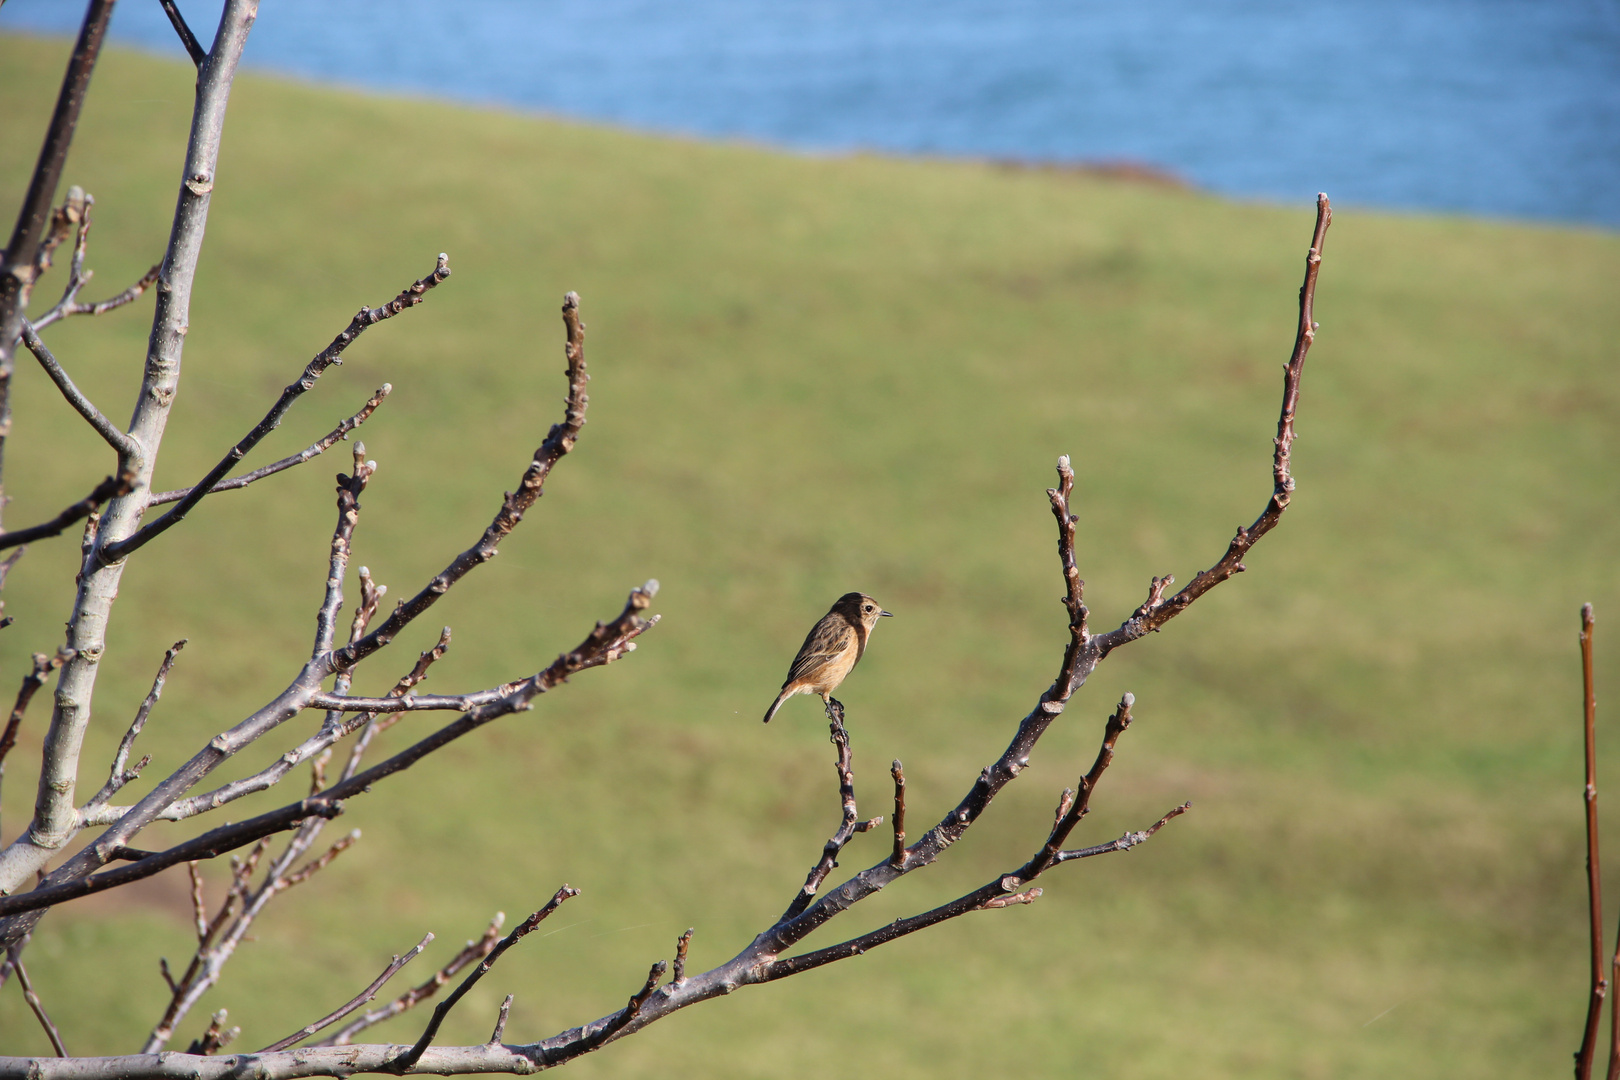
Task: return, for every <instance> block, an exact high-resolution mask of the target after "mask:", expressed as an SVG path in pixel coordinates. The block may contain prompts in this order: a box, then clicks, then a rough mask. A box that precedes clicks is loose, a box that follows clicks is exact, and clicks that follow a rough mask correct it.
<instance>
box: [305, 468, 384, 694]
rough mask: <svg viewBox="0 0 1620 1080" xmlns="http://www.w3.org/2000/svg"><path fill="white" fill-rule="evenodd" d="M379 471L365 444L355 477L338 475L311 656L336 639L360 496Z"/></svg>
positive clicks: (327, 646) (318, 654)
mask: <svg viewBox="0 0 1620 1080" xmlns="http://www.w3.org/2000/svg"><path fill="white" fill-rule="evenodd" d="M376 471H377V463H376V462H375V461H367V460H366V444H365V443H363V442H357V443H355V444H354V475H353V476H349V475H347V474H345V473H338V476H337V496H338V497H337V507H338V520H337V526H336V527H335V528H334V529H333V530H332V547H331V553H330V555H329V556H328V560H327V571H326V596H325V599H324V600H322V602H321V608H320V611H319V612H318V613H317V614H316V616H315V648H314V650H313V651H312V653H311V655H312V656H320V655H321V654H322V653H324V652H327V651H329V650H330V649H331V648H332V642H333V641H335V640H336V638H337V621H338V620H337V614H338V609H339V608H341V607H342V606H343V575H344V574H345V573H347V571H348V568H349V549H350V546H351V544H352V543H353V541H354V530H355V526H356V525H358V524H359V523H360V496H361V494H362V493H364V491H365V490H366V483H367V482H368V481H369V480H370V479H371V475H372V474H373V473H374V472H376ZM322 707H323V706H319V705H317V706H315V708H322Z"/></svg>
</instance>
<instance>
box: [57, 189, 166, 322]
mask: <svg viewBox="0 0 1620 1080" xmlns="http://www.w3.org/2000/svg"><path fill="white" fill-rule="evenodd" d="M95 204H96V200H95V199H94V198H92V197H91V196H90V195H87V194H86V193H85V191H84V189H83V188H81V187H79V186H78V185H74V186H73V187H70V188H68V192H67V197H66V198H65V199H64V200H63V201H62V205H61V207H60V208H59V209H57V211H56V213H55V215H54V216H53V220H52V228H51V232H50V235H49V236H47V238H46V240H45V243H44V244H42V245H41V246H40V252H39V256H38V258H37V259H36V260H35V265H36V268H37V272H38V274H39V275H43V274H44V273H45V271H46V270H48V269H49V268H50V264H51V253H52V251H53V250H54V249H55V248H56V246H57V245H58V244H60V243H61V242H62V240H64V239H66V237H67V233H68V231H69V230H70V229H72V228H73V227H74V226H77V227H78V237H77V239H76V240H75V241H74V243H73V259H72V261H71V262H70V263H69V266H68V280H67V284H66V285H65V286H64V287H63V289H62V298H61V299H60V300H58V301H57V302H56V303H55V304H54V305H52V306H51V308H50V309H49V310H47V311H45V312H44V313H43V314H41V315H40V317H39V318H37V319H34V320H32V323H33V327H34V330H35V331H40V330H44V329H45V328H46V327H48V326H50V325H51V324H52V323H55V322H58V321H60V320H62V319H65V318H68V317H70V316H73V315H104V314H106V313H107V312H109V311H112V310H114V309H116V308H121V307H123V306H124V305H125V304H128V303H131V302H133V301H134V300H135V299H136V298H138V297H139V296H140V295H141V294H142V293H144V292H145V291H146V290H147V289H149V288H151V287H152V286H153V285H154V284H156V282H157V279H158V274H159V273H160V272H161V271H162V269H163V266H162V264H161V263H159V264H158V265H156V266H153V267H152V268H151V269H150V270H148V271H147V272H146V273H145V274H143V275H142V276H141V278H140V280H139V281H137V282H135V284H133V285H131V286H130V287H129V288H127V289H125V290H124V291H123V292H121V293H119V294H118V295H116V296H111V297H108V298H107V299H106V300H101V301H98V302H96V303H93V304H81V303H79V292H80V291H81V290H82V289H83V288H84V287H85V286H86V285H88V284H89V283H90V279H91V278H93V277H95V271H93V270H86V269H85V268H84V257H85V253H86V251H87V250H88V248H89V245H90V226H91V224H92V210H93V208H94V207H95Z"/></svg>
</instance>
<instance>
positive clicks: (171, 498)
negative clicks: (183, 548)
mask: <svg viewBox="0 0 1620 1080" xmlns="http://www.w3.org/2000/svg"><path fill="white" fill-rule="evenodd" d="M393 389H394V388H393V386H392V385H390V384H389V383H383V384H382V386H380V387H378V389H377V392H376V393H375V394H372V395H371V400H369V401H367V402H366V403H365V405H364V406H363V407H362V408H361V409H360V411H359V412H357V413H355V414H354V415H353V416H351V417H349V418H348V419H347V420H345V421H343V422H342V423H341V424H339V425H338V426H337V427H335V428H333V429H332V430H331V431H329V432H327V433H326V434H325V435H322V436H321V437H320V438H319V439H317V440H315V441H314V442H312V443H310V444H309V445H308V446H307V447H305V448H304V449H302V450H300V451H299V452H298V453H296V454H293V455H292V456H291V457H284V458H282V459H281V460H280V461H277V462H274V463H272V464H270V465H266V466H264V467H263V468H262V469H254V470H253V471H252V472H250V473H243V474H242V475H241V476H236V477H232V478H231V479H229V480H221V481H220V482H219V483H217V484H215V485H214V487H213V489H212V490H211V491H210V492H209V494H210V495H217V494H219V493H220V492H221V491H237V490H239V489H241V488H245V487H247V486H248V485H249V484H251V483H253V482H254V481H256V480H263V479H264V478H265V477H267V476H274V475H275V474H276V473H278V472H285V471H286V470H288V469H290V468H292V467H293V466H294V465H302V464H303V463H304V462H306V461H309V460H310V459H311V458H316V457H319V456H320V455H322V454H324V453H325V452H326V451H327V450H330V449H331V448H332V447H333V446H334V445H336V444H337V442H338V441H339V440H340V439H343V438H345V437H346V436H347V435H348V434H349V432H351V431H353V430H354V429H355V428H357V427H359V426H360V425H361V424H363V423H365V422H366V421H367V420H368V419H370V418H371V414H372V413H374V412H376V411H377V406H379V405H381V404H382V403H383V399H384V398H386V397H387V396H388V395H389V394H390V393H392V392H393ZM193 490H194V489H192V488H176V489H175V490H174V491H160V492H158V493H157V494H156V495H153V496H152V497H151V498H150V499H149V500H147V504H146V505H147V506H162V505H164V504H165V503H172V502H179V501H180V500H181V499H184V498H185V497H186V496H188V495H190V494H191V492H192V491H193Z"/></svg>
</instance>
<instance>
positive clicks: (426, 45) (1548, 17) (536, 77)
mask: <svg viewBox="0 0 1620 1080" xmlns="http://www.w3.org/2000/svg"><path fill="white" fill-rule="evenodd" d="M219 6H220V5H219V3H218V2H217V0H214V2H212V3H210V2H208V0H203V2H200V3H199V2H193V3H192V4H190V5H188V7H187V8H186V9H185V10H186V11H187V12H188V18H189V19H190V20H191V21H192V23H193V24H194V26H196V27H202V28H209V29H211V28H212V26H213V25H214V24H215V22H217V19H218V11H219ZM81 15H82V12H79V11H77V5H75V4H72V3H65V2H58V0H11V3H10V4H8V5H7V7H6V10H5V13H4V15H0V20H4V25H8V26H11V27H14V28H17V29H24V28H26V29H30V30H34V31H48V32H55V33H64V34H65V33H70V32H72V31H73V30H75V29H76V28H77V25H78V19H79V18H80V17H81ZM263 16H264V17H263V18H262V19H261V21H260V24H259V26H258V27H257V28H256V29H255V31H254V35H253V40H252V43H251V44H250V45H249V47H248V53H247V61H248V63H249V64H250V65H252V66H256V67H258V68H261V69H264V70H269V71H276V72H281V73H286V74H295V75H300V76H305V77H309V78H313V79H317V80H320V81H322V82H336V83H341V84H346V85H350V86H363V87H368V88H371V89H378V90H388V91H396V92H397V91H405V92H410V93H417V94H429V95H432V96H434V97H440V98H452V99H455V100H459V101H466V102H477V103H486V104H494V105H500V106H506V107H517V108H520V109H524V110H540V111H542V112H546V113H554V114H561V115H567V116H574V117H580V118H588V119H592V120H603V121H608V122H611V123H614V124H619V125H627V126H630V127H634V128H644V129H648V130H652V131H663V132H680V133H685V134H692V135H702V136H710V137H713V136H719V137H724V138H744V139H750V140H760V141H763V142H767V143H770V144H772V145H777V146H786V147H793V148H795V149H799V150H803V151H809V152H844V151H848V150H852V149H869V150H877V151H886V152H901V153H906V154H925V155H938V156H950V157H975V158H994V159H1005V160H1008V161H1022V162H1071V163H1072V162H1113V163H1129V164H1136V165H1140V166H1147V167H1149V168H1155V169H1159V170H1163V171H1165V172H1167V173H1169V174H1172V175H1174V176H1178V177H1181V178H1183V179H1185V180H1186V181H1188V182H1190V183H1193V184H1196V185H1198V186H1199V187H1204V188H1208V189H1210V190H1214V191H1219V192H1222V193H1225V194H1228V195H1235V196H1241V197H1251V198H1252V197H1261V198H1281V199H1288V200H1298V199H1308V198H1310V197H1311V196H1313V195H1314V194H1315V193H1316V192H1317V191H1320V190H1324V189H1326V190H1329V191H1331V192H1333V193H1334V194H1335V196H1336V197H1337V198H1338V199H1339V200H1341V201H1342V202H1344V203H1347V204H1354V203H1360V204H1372V205H1377V206H1382V207H1391V208H1408V209H1417V208H1422V209H1436V210H1466V211H1469V212H1472V213H1478V214H1485V215H1490V216H1495V217H1504V216H1508V217H1536V218H1555V219H1562V220H1566V221H1586V222H1600V223H1604V224H1607V225H1611V226H1612V225H1617V224H1620V209H1617V207H1616V204H1615V201H1614V200H1613V199H1612V198H1610V197H1609V189H1610V186H1611V185H1612V183H1613V181H1614V178H1615V175H1616V172H1617V170H1620V5H1617V4H1615V3H1614V0H1571V2H1569V3H1557V4H1545V3H1535V2H1533V0H1436V2H1434V3H1425V4H1403V3H1399V2H1397V0H1314V2H1311V3H1282V2H1278V0H1230V2H1225V3H1219V4H1199V3H1188V2H1186V0H1146V2H1143V3H1134V4H1107V3H1097V2H1083V3H1054V2H1052V0H1003V2H997V3H985V2H984V0H943V2H925V0H899V2H896V3H885V4H868V3H860V2H859V0H793V2H789V3H760V2H758V0H693V2H691V3H685V4H663V3H654V2H649V0H554V2H547V3H538V4H536V3H527V2H524V0H471V2H466V3H458V4H441V3H434V2H433V0H394V2H391V3H388V4H376V3H369V4H368V3H358V2H347V3H339V4H331V3H322V2H321V0H286V2H284V3H281V4H278V5H277V6H276V7H275V8H274V9H273V10H269V9H267V10H266V11H265V12H264V13H263ZM197 32H198V34H199V36H201V35H202V33H203V30H201V29H199V30H198V31H197ZM113 36H114V38H115V39H116V40H119V41H123V42H127V43H130V44H135V45H139V46H141V47H142V48H146V49H150V50H154V51H157V52H159V53H161V54H164V55H173V54H174V49H175V47H176V46H175V39H174V32H173V30H171V29H170V27H169V23H168V20H167V18H166V17H165V16H164V14H163V11H162V9H161V8H160V7H159V6H158V5H156V4H152V3H144V2H142V3H136V4H125V5H123V6H121V7H120V8H119V10H118V12H117V14H116V16H115V18H114V22H113Z"/></svg>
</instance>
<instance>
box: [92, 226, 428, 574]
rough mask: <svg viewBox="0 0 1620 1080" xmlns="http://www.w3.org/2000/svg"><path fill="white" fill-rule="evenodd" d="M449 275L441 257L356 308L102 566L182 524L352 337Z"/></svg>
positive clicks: (110, 549) (336, 360) (106, 552)
mask: <svg viewBox="0 0 1620 1080" xmlns="http://www.w3.org/2000/svg"><path fill="white" fill-rule="evenodd" d="M449 276H450V257H449V256H448V255H442V254H441V255H440V256H439V263H438V265H437V266H436V267H434V269H433V272H432V273H431V274H429V275H428V276H427V277H424V278H421V279H420V280H418V281H416V282H413V283H412V284H410V285H408V286H406V287H405V289H404V290H403V291H401V292H400V294H399V295H398V296H396V297H394V298H393V299H392V300H390V301H389V302H388V303H386V304H384V305H383V306H382V307H375V308H361V309H360V311H359V313H358V314H356V315H355V317H354V318H353V319H351V320H349V325H348V326H347V327H345V328H344V329H343V331H342V332H341V333H339V334H338V336H337V337H335V338H333V339H332V343H331V344H330V345H328V346H327V347H326V348H324V349H322V350H321V351H320V352H319V353H317V354H316V355H315V358H314V359H313V360H311V361H310V362H309V363H308V364H307V365H305V367H304V373H303V374H302V375H300V376H299V377H298V378H297V379H296V380H294V381H293V382H291V383H288V384H287V387H286V389H284V390H282V392H281V397H279V398H278V399H276V403H275V404H274V405H272V406H271V407H270V411H269V412H267V413H265V415H264V419H262V420H260V421H259V422H258V424H256V425H254V428H253V430H252V431H249V432H248V433H247V434H246V435H244V436H242V438H241V440H240V441H239V442H238V443H237V444H236V445H235V446H233V447H231V448H230V449H229V450H227V451H226V452H225V456H224V457H222V458H220V460H219V463H218V464H216V465H215V466H214V467H213V468H212V469H210V470H209V471H208V475H206V476H204V477H203V478H202V479H201V480H199V481H198V482H197V483H195V484H193V485H192V486H191V487H190V488H188V489H187V490H186V494H185V495H184V496H183V497H181V498H180V499H179V500H178V502H179V505H178V506H176V507H175V508H174V509H172V510H170V511H169V512H168V513H166V514H164V515H163V516H162V517H160V518H158V519H157V520H156V521H149V522H147V523H146V524H144V525H142V526H141V527H140V529H139V530H137V531H136V532H135V533H134V534H133V535H131V536H129V537H127V538H126V539H124V540H120V541H117V542H116V543H112V544H108V545H107V546H106V547H104V548H103V549H102V550H101V553H100V559H101V562H102V564H103V565H107V564H111V563H115V562H117V561H118V560H120V559H123V558H126V557H127V556H128V555H129V554H130V553H131V552H134V551H136V550H138V549H139V548H141V547H143V546H144V545H146V544H147V543H149V542H150V541H152V540H153V539H155V538H156V537H158V536H160V535H162V534H163V533H164V532H165V531H167V530H168V529H170V528H172V527H173V526H175V525H177V524H179V523H180V522H181V521H183V520H185V516H186V515H187V514H188V513H190V512H191V508H192V507H194V506H196V505H197V504H198V503H199V502H201V501H202V500H203V497H204V496H206V495H207V494H208V493H209V492H211V491H213V490H214V487H215V485H217V484H218V483H219V482H220V481H221V480H223V479H224V478H225V474H226V473H228V472H230V471H231V469H233V468H234V467H235V466H236V463H237V462H239V461H241V460H242V459H243V458H244V457H246V456H247V454H248V451H250V450H252V449H253V448H254V447H255V446H257V445H259V442H260V441H261V440H262V439H263V438H264V437H265V436H266V435H268V434H270V432H272V431H274V430H275V429H276V428H277V427H279V426H281V420H282V417H284V416H286V415H287V410H288V409H291V408H292V406H293V403H294V402H296V401H297V400H298V399H299V398H300V397H302V396H303V395H304V393H305V392H306V391H308V390H310V389H312V388H313V387H314V385H315V380H317V379H319V378H320V377H321V375H322V374H323V373H325V371H326V369H327V368H329V367H331V366H333V365H334V364H341V363H342V362H343V350H344V349H347V348H348V347H349V346H350V345H351V344H352V343H353V342H354V339H355V338H357V337H359V336H360V335H361V334H362V333H364V332H365V331H366V329H367V328H368V327H372V326H375V325H377V324H378V323H380V322H382V321H384V320H385V319H391V318H393V317H394V316H395V315H398V314H399V313H400V312H402V311H404V310H406V309H407V308H413V307H415V306H417V305H418V304H420V303H422V300H423V297H424V295H425V294H426V293H427V291H428V290H429V289H431V288H433V287H434V286H435V285H437V284H439V283H440V282H441V281H443V280H445V279H446V278H448V277H449Z"/></svg>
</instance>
